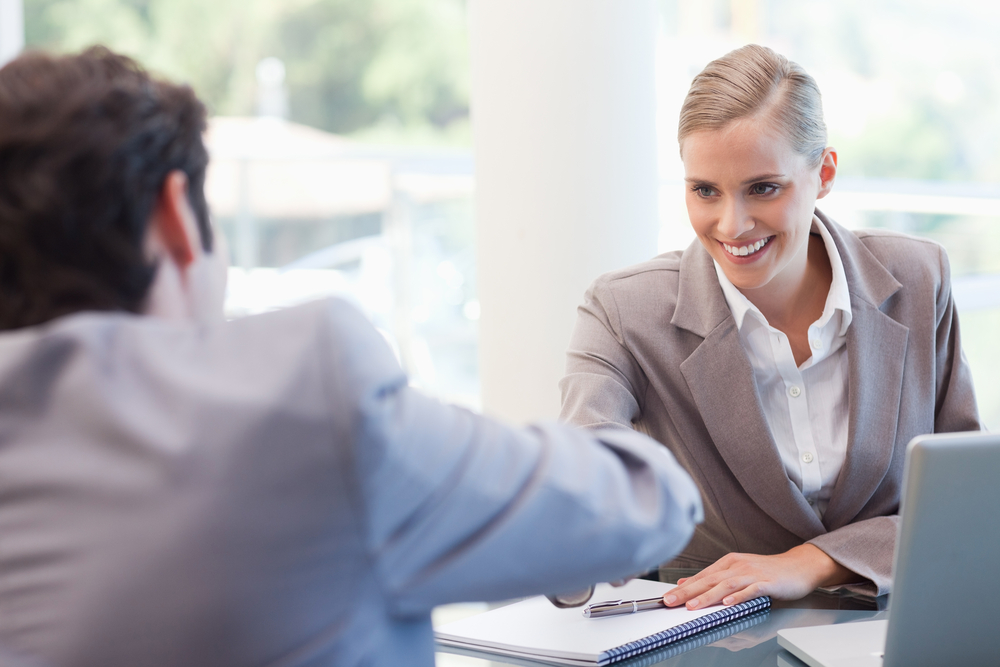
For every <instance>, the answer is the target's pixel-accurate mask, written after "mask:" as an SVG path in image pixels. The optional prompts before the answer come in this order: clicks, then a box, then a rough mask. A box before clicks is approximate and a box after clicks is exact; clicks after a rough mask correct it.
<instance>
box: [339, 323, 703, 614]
mask: <svg viewBox="0 0 1000 667" xmlns="http://www.w3.org/2000/svg"><path fill="white" fill-rule="evenodd" d="M354 317H355V318H356V319H355V321H352V322H349V323H347V324H346V326H347V328H348V329H351V330H352V331H351V332H350V333H349V334H347V335H346V337H344V339H343V341H342V344H348V345H349V346H350V347H352V348H353V349H355V350H356V351H357V354H355V355H353V356H354V358H356V359H358V361H357V363H355V364H354V365H353V369H352V370H351V372H349V373H348V374H347V376H346V377H345V379H349V380H350V381H351V383H352V385H353V386H354V387H356V388H357V389H358V391H359V394H358V405H359V409H358V413H357V421H356V424H355V436H356V446H355V449H356V454H357V468H358V476H359V479H360V483H361V491H362V495H363V500H364V504H365V510H364V514H365V517H366V521H367V527H368V541H369V549H370V552H371V554H372V557H373V559H374V560H375V562H376V567H377V569H378V571H379V576H380V579H381V580H382V581H383V583H384V586H385V588H386V594H387V598H388V599H390V600H392V601H394V603H393V606H394V608H393V611H394V613H397V614H400V615H410V614H421V613H426V612H427V611H428V610H429V609H431V608H432V607H433V606H435V605H438V604H443V603H447V602H455V601H461V600H490V599H506V598H512V597H517V596H523V595H528V594H535V593H559V592H568V591H572V590H577V589H580V588H582V587H585V586H586V585H588V584H591V583H594V582H598V581H608V580H613V579H618V578H621V577H623V576H627V575H630V574H634V573H636V572H639V571H642V570H645V569H648V568H650V567H653V566H655V565H657V564H659V563H660V562H662V561H664V560H667V559H669V558H671V557H672V556H674V555H675V554H677V553H678V552H680V550H681V549H682V548H683V547H684V545H685V544H686V543H687V541H688V539H689V538H690V536H691V534H692V533H693V531H694V525H695V523H696V522H698V521H700V520H701V503H700V500H699V496H698V492H697V489H696V488H695V485H694V483H693V482H692V481H691V480H690V478H689V477H688V476H687V474H686V473H685V472H684V471H683V470H682V469H681V468H680V466H679V465H678V464H677V463H676V462H675V461H674V460H673V457H672V456H671V455H670V454H669V453H668V452H667V451H666V450H665V448H663V447H662V446H660V445H657V444H656V443H654V442H653V441H651V440H649V439H647V438H646V437H645V436H642V435H640V434H638V433H634V432H629V431H614V432H610V431H583V430H577V429H573V428H571V427H568V426H565V425H562V424H556V423H547V424H540V425H535V426H530V427H527V428H521V429H517V428H511V427H510V426H507V425H505V424H502V423H500V422H498V421H495V420H492V419H489V418H486V417H483V416H481V415H477V414H474V413H472V412H469V411H467V410H463V409H461V408H456V407H453V406H449V405H444V404H442V403H440V402H438V401H436V400H434V399H431V398H428V397H426V396H424V395H422V394H421V393H420V392H418V391H415V390H413V389H412V388H410V387H408V386H407V385H406V382H405V378H404V377H403V375H402V373H401V372H400V371H399V369H398V366H397V365H396V364H395V360H393V359H391V355H390V353H389V351H388V348H387V347H386V346H385V344H384V342H383V341H381V339H380V338H379V337H378V335H377V334H376V333H375V331H374V330H373V329H372V328H371V327H370V325H368V324H367V323H366V322H362V321H360V320H362V319H363V318H361V317H360V315H355V316H354ZM347 319H350V317H348V318H347ZM340 329H341V330H342V331H343V330H344V325H342V326H341V327H340ZM362 359H363V360H364V361H363V362H362V361H361V360H362ZM362 367H364V368H367V369H369V371H362V370H360V369H361V368H362ZM393 369H394V370H393Z"/></svg>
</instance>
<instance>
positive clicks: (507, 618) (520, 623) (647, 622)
mask: <svg viewBox="0 0 1000 667" xmlns="http://www.w3.org/2000/svg"><path fill="white" fill-rule="evenodd" d="M671 588H673V585H672V584H664V583H660V582H658V581H646V580H644V579H636V580H634V581H630V582H629V583H628V584H626V585H625V586H622V587H621V588H612V587H611V586H608V585H607V584H601V585H599V586H598V587H597V590H596V591H595V593H594V598H593V601H595V602H596V601H601V600H617V599H640V598H651V597H656V596H660V595H663V594H664V593H666V591H668V590H670V589H671ZM770 605H771V600H770V598H766V597H761V598H756V599H754V600H750V601H748V602H744V603H742V604H738V605H732V606H730V607H722V606H717V607H708V608H706V609H699V610H697V611H690V610H688V609H685V608H674V609H668V608H666V607H664V608H663V609H654V610H652V611H641V612H638V613H635V614H625V615H621V616H608V617H604V618H584V616H583V612H582V609H580V608H576V609H557V608H555V607H554V606H552V604H551V603H550V602H549V601H548V600H546V599H545V598H544V597H534V598H529V599H527V600H522V601H521V602H515V603H514V604H511V605H507V606H506V607H500V608H499V609H493V610H491V611H487V612H484V613H482V614H479V615H478V616H473V617H471V618H466V619H463V620H461V621H455V622H454V623H448V624H447V625H443V626H441V627H438V628H436V629H435V632H434V636H435V639H436V640H437V642H438V644H441V645H442V646H448V647H455V648H461V649H470V650H475V651H481V652H485V653H494V654H499V655H504V656H509V657H512V658H521V659H527V660H535V661H538V662H546V663H551V664H557V665H610V664H613V663H616V662H620V661H622V660H625V659H626V658H630V657H632V656H635V655H639V654H641V653H646V652H647V651H652V650H654V649H657V648H660V647H662V646H666V645H668V644H671V643H674V642H679V641H681V640H683V639H686V638H688V637H691V636H692V635H695V634H697V633H699V632H704V631H705V630H709V629H711V628H715V627H717V626H720V625H722V624H725V623H729V622H730V621H734V620H736V619H739V618H742V617H744V616H748V615H750V614H754V613H756V612H759V611H761V610H763V609H767V608H768V607H770Z"/></svg>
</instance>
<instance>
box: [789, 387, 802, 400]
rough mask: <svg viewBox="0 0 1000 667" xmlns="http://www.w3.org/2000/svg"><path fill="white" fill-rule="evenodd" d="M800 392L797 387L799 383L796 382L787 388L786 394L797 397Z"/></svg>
mask: <svg viewBox="0 0 1000 667" xmlns="http://www.w3.org/2000/svg"><path fill="white" fill-rule="evenodd" d="M801 393H802V390H801V389H800V388H799V385H797V384H793V385H792V386H791V387H789V388H788V395H789V396H791V397H792V398H798V397H799V394H801Z"/></svg>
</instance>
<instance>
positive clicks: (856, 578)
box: [561, 45, 980, 609]
mask: <svg viewBox="0 0 1000 667" xmlns="http://www.w3.org/2000/svg"><path fill="white" fill-rule="evenodd" d="M678 139H679V143H680V150H681V158H682V160H683V163H684V170H685V182H686V188H687V192H686V195H685V196H686V202H687V209H688V216H689V218H690V221H691V225H692V227H693V229H694V231H695V233H696V235H697V240H696V241H695V242H693V243H692V244H691V246H689V247H688V248H687V249H686V250H684V251H683V252H671V253H666V254H664V255H661V256H659V257H657V258H654V259H653V260H651V261H649V262H646V263H643V264H640V265H637V266H633V267H630V268H627V269H623V270H620V271H616V272H613V273H610V274H606V275H604V276H601V277H600V278H598V279H597V280H596V281H595V283H594V284H593V285H592V287H591V288H590V290H588V292H587V294H586V296H585V300H584V304H583V305H582V306H581V308H580V310H579V316H578V320H577V325H576V329H575V331H574V335H573V339H572V341H571V343H570V349H569V353H568V361H567V374H566V376H565V378H564V379H563V380H562V383H561V389H562V396H563V409H562V417H563V418H564V419H566V420H569V421H571V422H574V423H577V424H580V425H585V426H608V425H618V426H621V427H625V428H634V429H636V430H639V431H642V432H645V433H648V434H650V435H652V436H653V437H654V438H656V439H657V440H659V441H660V442H662V443H663V444H664V445H665V446H666V447H668V448H669V449H670V450H671V452H673V454H674V455H675V456H676V457H677V459H678V460H679V461H681V463H682V464H683V465H685V467H686V468H687V470H688V472H689V473H690V474H691V475H692V477H694V478H695V480H696V481H697V483H698V484H699V487H700V490H701V493H702V496H703V499H704V503H705V522H704V524H703V525H701V526H700V527H699V528H698V530H697V531H696V533H695V536H694V538H693V539H692V541H691V543H690V544H689V545H688V546H687V548H686V549H685V551H684V552H683V553H682V554H681V556H680V557H679V558H678V559H677V560H675V561H673V562H672V563H670V564H669V565H670V566H672V567H684V568H699V569H701V568H704V569H702V570H701V572H700V573H699V574H697V575H695V576H693V577H690V578H689V579H686V580H681V581H680V582H679V583H680V586H679V587H678V588H676V589H674V590H673V591H671V595H670V596H669V597H668V598H667V600H666V602H667V604H668V605H680V604H687V606H688V607H690V608H692V609H693V608H700V607H703V606H705V605H710V604H716V603H719V602H722V603H723V604H727V605H728V604H737V603H740V602H743V601H745V600H747V599H750V598H753V597H756V596H758V595H770V596H772V597H776V598H783V599H795V598H798V597H802V596H804V595H806V594H808V593H809V592H810V591H811V590H813V589H814V588H816V587H819V586H838V585H850V586H854V587H856V588H858V589H860V590H863V591H867V592H868V593H872V594H876V593H877V594H883V593H887V592H889V591H890V589H891V586H892V579H891V571H890V570H891V565H892V553H893V547H894V541H895V535H896V525H897V521H898V511H899V492H900V485H901V479H902V471H903V458H904V454H905V448H906V445H907V443H908V442H909V441H910V439H911V438H913V437H914V436H916V435H919V434H921V433H929V432H941V431H962V430H978V429H979V428H980V422H979V418H978V413H977V409H976V402H975V396H974V392H973V388H972V380H971V375H970V373H969V369H968V366H967V364H966V362H965V359H964V357H963V355H962V352H961V342H960V338H959V326H958V316H957V314H956V311H955V305H954V301H953V299H952V294H951V283H950V275H949V269H948V259H947V256H946V254H945V253H944V250H943V249H942V248H941V247H940V246H939V245H937V244H936V243H933V242H931V241H928V240H924V239H917V238H914V237H910V236H906V235H903V234H896V233H891V232H871V231H858V232H851V231H848V230H847V229H845V228H843V227H841V226H840V225H838V224H837V223H835V222H834V221H833V220H831V219H830V218H829V217H827V216H825V215H824V214H823V213H822V212H820V211H819V210H818V209H817V208H816V203H817V200H818V199H821V198H823V197H824V196H826V195H827V194H828V193H829V192H830V191H831V189H832V187H833V184H834V180H835V177H836V174H837V153H836V151H835V150H834V149H833V148H831V147H829V146H827V143H826V142H827V139H826V127H825V124H824V122H823V117H822V104H821V101H820V94H819V89H818V88H817V86H816V84H815V82H814V81H813V80H812V78H811V77H810V76H809V75H808V74H807V73H805V72H804V71H803V70H802V69H801V68H800V67H799V66H798V65H796V64H794V63H791V62H790V61H788V60H787V59H785V58H784V57H782V56H780V55H778V54H776V53H774V52H773V51H771V50H770V49H767V48H764V47H760V46H755V45H750V46H746V47H743V48H741V49H738V50H736V51H733V52H732V53H729V54H728V55H726V56H724V57H722V58H720V59H718V60H716V61H714V62H712V63H710V64H709V65H708V66H707V67H706V68H705V70H704V71H702V72H701V74H699V75H698V76H697V77H696V78H695V80H694V82H693V84H692V86H691V90H690V92H689V93H688V97H687V99H686V100H685V103H684V106H683V109H682V111H681V119H680V129H679V132H678ZM904 369H905V372H904ZM904 375H905V377H906V381H905V382H904Z"/></svg>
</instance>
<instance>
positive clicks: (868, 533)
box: [808, 246, 982, 595]
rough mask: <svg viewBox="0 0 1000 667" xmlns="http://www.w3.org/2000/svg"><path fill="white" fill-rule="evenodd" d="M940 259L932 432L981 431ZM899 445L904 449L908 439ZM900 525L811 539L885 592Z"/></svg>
mask: <svg viewBox="0 0 1000 667" xmlns="http://www.w3.org/2000/svg"><path fill="white" fill-rule="evenodd" d="M938 261H939V266H940V273H939V275H940V281H939V282H938V291H937V295H936V302H935V303H936V305H935V311H936V313H935V315H936V319H935V340H934V350H935V355H934V366H935V376H934V382H935V399H936V400H935V405H934V432H935V433H953V432H958V431H978V430H981V429H982V423H981V422H980V420H979V412H978V409H977V406H976V396H975V390H974V389H973V385H972V372H971V370H970V369H969V363H968V361H967V360H966V359H965V354H964V353H963V352H962V345H961V334H960V331H959V324H958V311H957V310H956V308H955V299H954V297H953V295H952V291H951V271H950V267H949V264H948V256H947V253H946V252H945V251H944V249H943V248H941V247H940V246H938ZM901 445H902V446H903V447H905V446H906V443H905V442H904V443H901ZM898 526H899V515H898V514H893V515H890V516H882V517H874V518H871V519H867V520H864V521H858V522H856V523H852V524H849V525H847V526H844V527H842V528H839V529H837V530H834V531H831V532H829V533H826V534H824V535H820V536H818V537H816V538H814V539H811V540H809V541H808V543H809V544H813V545H815V546H817V547H819V548H820V549H822V550H823V551H824V552H826V554H827V555H829V556H830V557H831V558H832V559H833V560H835V561H837V562H838V563H840V564H841V565H843V566H844V567H846V568H847V569H849V570H851V571H853V572H856V573H857V574H859V575H861V576H863V577H865V578H866V579H868V580H869V581H870V582H871V583H867V584H862V585H857V586H850V587H849V588H853V589H856V590H858V591H859V592H863V593H867V594H871V595H883V594H886V593H890V592H891V590H892V562H893V555H894V551H895V548H896V534H897V531H898Z"/></svg>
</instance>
